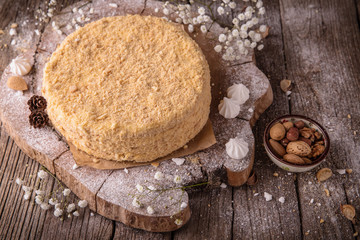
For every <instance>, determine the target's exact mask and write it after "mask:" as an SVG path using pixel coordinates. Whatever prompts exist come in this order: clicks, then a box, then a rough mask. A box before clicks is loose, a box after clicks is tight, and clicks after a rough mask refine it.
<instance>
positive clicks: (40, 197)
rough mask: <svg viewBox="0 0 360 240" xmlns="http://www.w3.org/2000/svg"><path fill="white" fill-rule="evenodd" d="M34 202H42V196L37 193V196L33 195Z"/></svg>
mask: <svg viewBox="0 0 360 240" xmlns="http://www.w3.org/2000/svg"><path fill="white" fill-rule="evenodd" d="M35 203H36V204H42V203H43V196H41V195H37V196H36V197H35Z"/></svg>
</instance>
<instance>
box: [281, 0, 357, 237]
mask: <svg viewBox="0 0 360 240" xmlns="http://www.w3.org/2000/svg"><path fill="white" fill-rule="evenodd" d="M280 2H281V16H282V26H283V36H284V42H285V56H286V62H287V65H286V66H287V71H288V76H289V79H292V80H294V82H295V88H294V90H293V93H292V95H291V110H292V113H299V114H304V115H307V116H309V117H311V118H314V119H315V120H317V121H319V122H320V123H323V124H324V125H325V127H326V128H327V129H328V130H329V135H330V139H331V141H332V142H331V145H332V146H331V150H330V154H329V156H328V157H327V161H326V163H325V164H323V165H322V167H324V166H328V167H330V168H332V169H333V170H335V169H337V168H353V170H354V172H355V174H352V175H350V176H349V178H355V179H358V176H357V173H358V172H359V169H360V164H359V161H358V159H359V157H360V156H359V154H360V153H359V151H358V149H359V147H360V142H359V139H358V137H357V136H354V131H358V126H359V111H358V109H359V108H358V102H359V101H360V86H359V81H358V76H359V74H360V69H359V65H360V52H359V51H354V49H358V46H359V45H360V33H359V28H358V27H359V26H358V23H357V16H356V7H355V4H354V1H342V2H341V3H340V2H338V1H280ZM348 114H350V115H349V116H348ZM314 172H315V171H312V172H311V173H310V174H299V176H298V178H299V180H298V191H299V198H300V205H301V217H302V221H301V222H302V227H303V234H304V236H305V238H308V239H314V238H320V237H321V238H326V239H351V238H352V237H353V236H352V235H353V226H352V224H351V222H350V221H348V220H347V219H345V218H344V217H343V216H341V214H339V208H338V206H339V205H340V203H343V204H344V203H345V202H346V201H347V195H346V194H347V192H349V191H350V189H347V187H345V189H344V186H343V182H342V181H341V178H339V177H337V176H334V177H332V178H330V179H329V180H327V181H326V182H325V183H323V184H321V185H319V184H317V183H315V181H314ZM309 182H312V184H309ZM352 187H355V188H359V185H358V181H357V184H355V185H352ZM323 188H327V189H329V190H330V197H327V196H326V195H325V194H324V192H323V191H324V189H323ZM311 198H314V199H315V201H314V202H315V203H320V204H321V206H320V205H319V204H318V205H316V204H310V205H309V201H310V200H311ZM352 198H354V196H352ZM321 218H323V219H324V220H325V222H324V223H322V224H320V219H321Z"/></svg>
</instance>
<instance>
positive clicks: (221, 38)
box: [219, 33, 226, 42]
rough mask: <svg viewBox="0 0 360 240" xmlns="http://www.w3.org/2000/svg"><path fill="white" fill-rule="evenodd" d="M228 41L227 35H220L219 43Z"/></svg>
mask: <svg viewBox="0 0 360 240" xmlns="http://www.w3.org/2000/svg"><path fill="white" fill-rule="evenodd" d="M225 41H226V35H225V34H223V33H222V34H220V35H219V42H225Z"/></svg>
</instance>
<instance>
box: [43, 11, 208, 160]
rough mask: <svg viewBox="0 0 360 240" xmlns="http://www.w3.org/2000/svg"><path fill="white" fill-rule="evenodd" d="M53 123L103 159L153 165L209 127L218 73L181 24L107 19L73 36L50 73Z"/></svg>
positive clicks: (47, 84)
mask: <svg viewBox="0 0 360 240" xmlns="http://www.w3.org/2000/svg"><path fill="white" fill-rule="evenodd" d="M42 93H43V95H44V97H45V98H46V100H47V103H48V107H47V112H48V115H49V118H50V120H51V122H52V124H53V125H54V127H55V128H56V129H58V131H60V132H61V134H63V136H64V137H65V138H66V139H67V141H68V142H70V143H71V144H73V145H74V146H75V147H76V148H78V149H79V150H81V151H84V152H85V153H87V154H89V155H91V156H94V157H96V158H100V159H106V160H116V161H135V162H148V161H152V160H154V159H157V158H159V157H162V156H166V155H168V154H170V153H171V152H173V151H175V150H176V149H179V148H181V147H183V146H184V145H185V144H186V143H187V142H189V141H190V140H191V139H192V138H194V137H195V136H196V135H197V134H198V133H199V132H200V131H201V129H202V128H203V126H204V125H205V124H206V122H207V119H208V116H209V111H210V110H209V109H210V101H211V94H210V72H209V66H208V64H207V62H206V59H205V57H204V55H203V53H202V51H201V49H200V48H199V46H198V45H197V44H196V43H195V41H193V40H192V39H191V38H190V37H189V35H188V34H187V33H186V32H185V31H184V30H183V28H182V27H181V25H177V24H173V23H169V22H167V21H165V20H164V19H161V18H157V17H151V16H146V17H144V16H139V15H128V16H117V17H108V18H103V19H100V20H98V21H96V22H92V23H90V24H87V25H85V26H84V27H83V28H80V29H78V30H77V31H75V32H74V33H72V34H70V35H69V36H68V37H67V38H66V39H65V40H64V41H63V42H62V43H61V45H60V46H59V47H58V48H57V50H56V51H55V52H54V53H53V54H52V56H51V58H50V61H49V62H48V63H47V64H46V66H45V69H44V79H43V86H42Z"/></svg>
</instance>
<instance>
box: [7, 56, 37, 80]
mask: <svg viewBox="0 0 360 240" xmlns="http://www.w3.org/2000/svg"><path fill="white" fill-rule="evenodd" d="M31 67H32V65H31V63H30V60H29V59H28V58H26V57H23V56H17V57H16V58H15V59H13V60H12V61H11V63H10V70H11V72H12V73H13V74H15V75H17V76H24V75H26V74H28V73H29V72H30V70H31Z"/></svg>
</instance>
